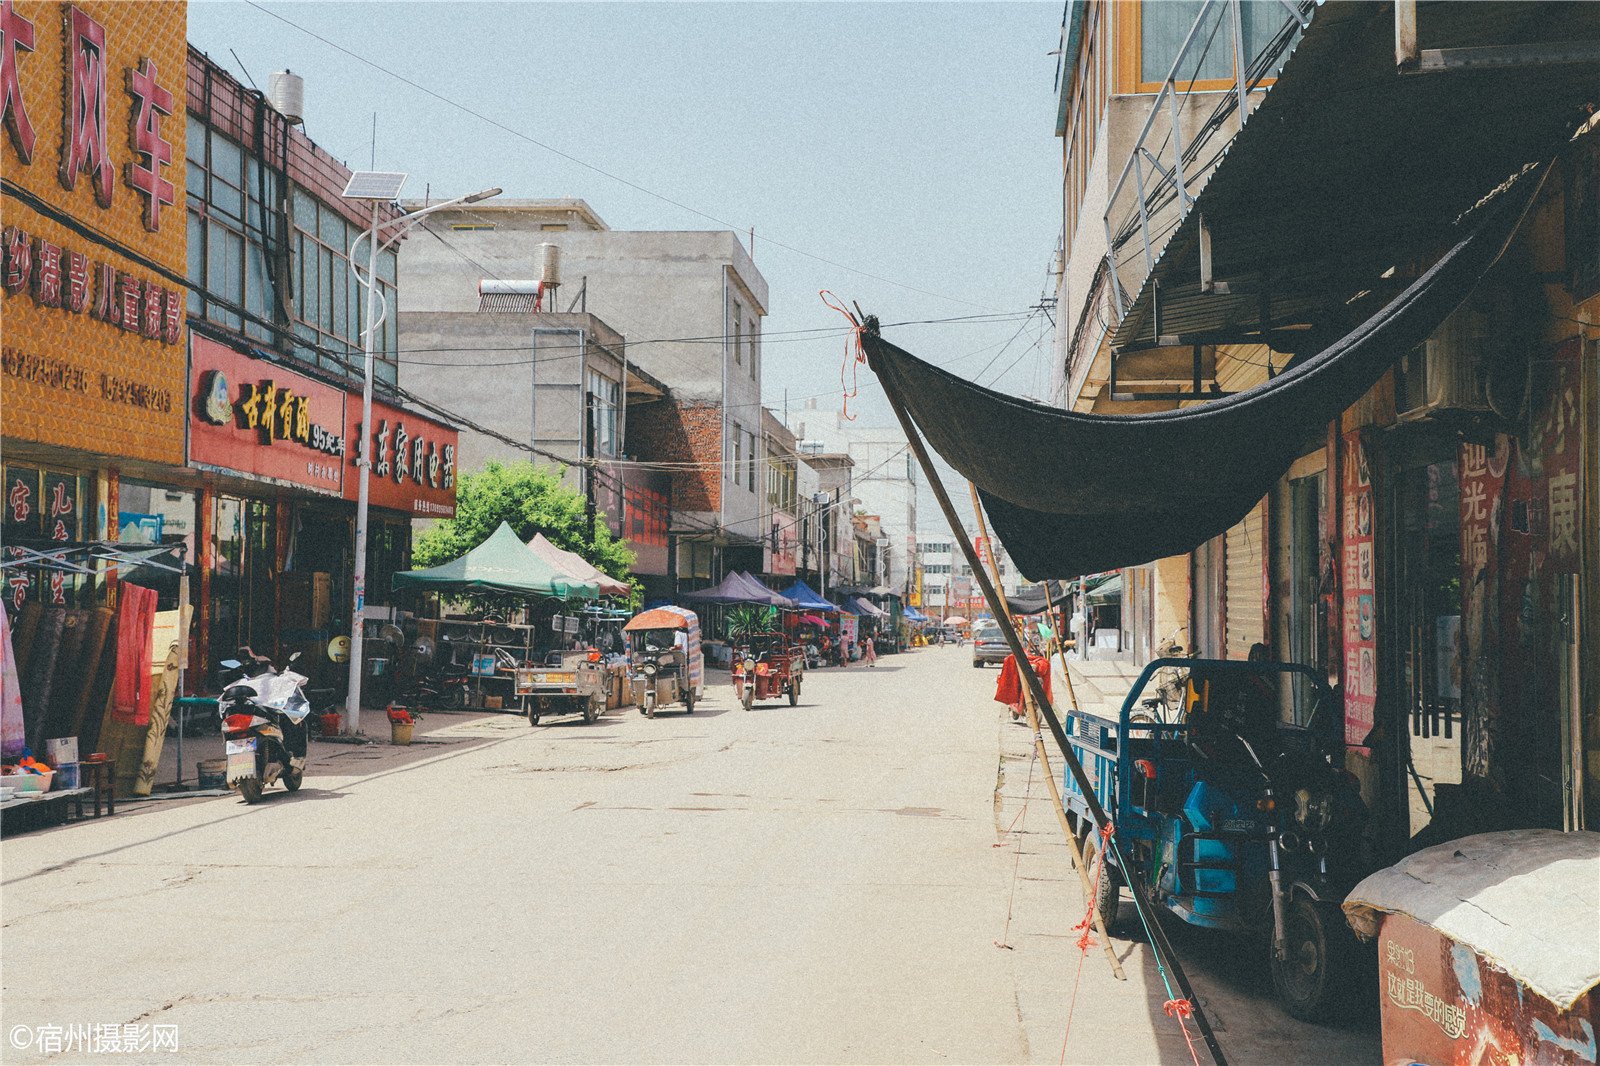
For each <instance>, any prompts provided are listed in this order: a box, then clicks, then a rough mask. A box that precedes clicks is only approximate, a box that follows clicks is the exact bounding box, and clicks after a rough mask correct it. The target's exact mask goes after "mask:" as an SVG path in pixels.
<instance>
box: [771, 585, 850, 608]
mask: <svg viewBox="0 0 1600 1066" xmlns="http://www.w3.org/2000/svg"><path fill="white" fill-rule="evenodd" d="M783 594H784V595H785V596H787V597H789V598H790V599H791V600H793V601H794V602H795V605H796V606H797V607H804V608H805V609H806V610H809V611H833V612H835V613H837V612H838V610H839V607H838V605H837V604H833V603H829V602H828V601H827V600H825V599H823V598H822V597H821V596H819V595H817V593H816V591H815V590H813V589H812V587H811V586H810V585H808V584H806V583H805V582H804V581H796V582H795V583H794V584H792V585H790V586H789V587H788V588H786V589H784V590H783Z"/></svg>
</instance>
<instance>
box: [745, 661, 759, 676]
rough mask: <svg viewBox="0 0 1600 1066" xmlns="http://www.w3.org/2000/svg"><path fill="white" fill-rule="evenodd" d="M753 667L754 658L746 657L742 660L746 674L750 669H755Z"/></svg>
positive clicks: (754, 664) (754, 665)
mask: <svg viewBox="0 0 1600 1066" xmlns="http://www.w3.org/2000/svg"><path fill="white" fill-rule="evenodd" d="M755 668H756V661H755V660H754V659H746V660H745V661H744V672H745V673H747V674H748V673H751V672H752V671H754V670H755Z"/></svg>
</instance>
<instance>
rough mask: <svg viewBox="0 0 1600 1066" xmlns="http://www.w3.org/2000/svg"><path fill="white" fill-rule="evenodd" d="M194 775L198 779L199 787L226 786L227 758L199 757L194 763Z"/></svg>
mask: <svg viewBox="0 0 1600 1066" xmlns="http://www.w3.org/2000/svg"><path fill="white" fill-rule="evenodd" d="M195 776H196V777H198V778H199V779H200V782H199V786H198V787H199V788H201V789H212V788H227V787H228V760H227V759H201V760H200V761H199V762H198V763H196V764H195Z"/></svg>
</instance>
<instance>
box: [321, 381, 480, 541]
mask: <svg viewBox="0 0 1600 1066" xmlns="http://www.w3.org/2000/svg"><path fill="white" fill-rule="evenodd" d="M372 424H373V427H374V428H373V434H372V438H371V440H370V442H369V445H368V446H369V447H370V448H371V455H372V474H371V476H370V478H369V484H368V487H367V498H368V502H369V503H371V505H372V506H373V507H388V508H391V509H393V510H396V511H404V512H406V513H407V514H411V515H415V516H417V517H418V518H450V517H452V516H454V515H455V513H456V477H457V476H458V471H457V470H456V454H457V449H458V447H459V436H460V434H458V433H457V432H456V431H455V430H454V429H452V428H450V427H449V426H446V425H444V424H442V423H440V422H435V421H434V420H432V419H430V418H425V417H423V416H422V415H419V414H417V413H416V412H414V411H403V410H401V409H400V408H398V407H393V406H391V405H389V404H386V403H380V402H378V401H376V400H374V401H373V403H372ZM360 435H361V398H360V397H359V396H352V397H350V402H349V403H347V404H346V405H345V438H346V439H347V440H348V441H349V442H350V447H349V449H348V453H347V455H346V457H345V463H346V469H347V475H346V477H345V479H344V496H345V499H347V500H354V499H355V498H356V496H357V494H358V492H359V489H360V480H361V479H360V477H359V475H358V472H357V469H356V465H355V462H356V458H357V456H358V453H359V449H358V447H357V444H356V442H357V441H358V440H359V439H360Z"/></svg>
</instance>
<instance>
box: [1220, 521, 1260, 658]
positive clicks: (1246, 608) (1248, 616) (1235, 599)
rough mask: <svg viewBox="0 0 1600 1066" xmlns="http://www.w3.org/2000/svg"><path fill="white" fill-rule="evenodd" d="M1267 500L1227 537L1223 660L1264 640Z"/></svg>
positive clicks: (1241, 654)
mask: <svg viewBox="0 0 1600 1066" xmlns="http://www.w3.org/2000/svg"><path fill="white" fill-rule="evenodd" d="M1266 525H1267V501H1266V500H1265V499H1263V500H1262V501H1261V502H1260V503H1258V504H1256V506H1255V508H1254V509H1253V510H1252V511H1251V512H1250V513H1249V514H1247V515H1245V517H1244V520H1243V521H1242V522H1240V523H1239V524H1238V525H1236V526H1234V527H1233V528H1232V529H1230V530H1228V532H1227V534H1226V544H1225V547H1224V552H1225V557H1224V566H1225V568H1226V569H1225V575H1226V581H1227V585H1226V589H1225V595H1226V607H1225V615H1224V618H1225V619H1226V621H1225V625H1224V629H1225V646H1226V651H1225V657H1226V658H1229V659H1244V658H1247V657H1248V656H1249V654H1250V646H1251V645H1252V644H1257V643H1261V642H1264V641H1265V640H1266V612H1265V610H1264V609H1263V606H1262V605H1263V604H1264V603H1265V593H1266V590H1265V588H1264V587H1263V583H1264V571H1263V568H1262V559H1263V557H1264V556H1263V547H1264V540H1265V536H1266Z"/></svg>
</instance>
